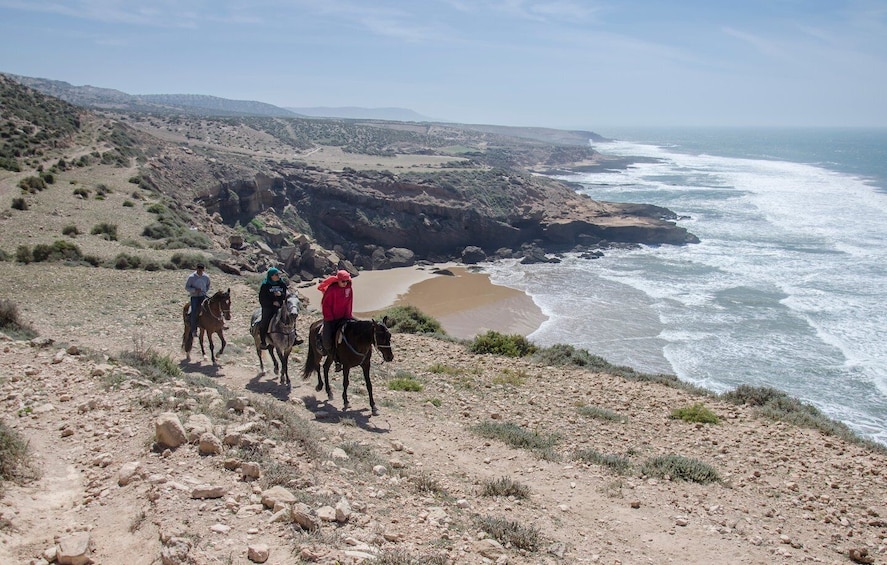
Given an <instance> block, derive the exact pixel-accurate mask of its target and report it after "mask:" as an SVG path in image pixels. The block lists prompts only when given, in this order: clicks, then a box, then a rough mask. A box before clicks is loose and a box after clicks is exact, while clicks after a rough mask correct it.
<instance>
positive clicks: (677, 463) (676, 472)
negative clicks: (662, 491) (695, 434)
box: [640, 455, 721, 484]
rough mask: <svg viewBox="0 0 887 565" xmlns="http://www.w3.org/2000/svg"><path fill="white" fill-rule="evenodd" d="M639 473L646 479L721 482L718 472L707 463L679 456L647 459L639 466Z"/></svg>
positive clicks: (703, 482)
mask: <svg viewBox="0 0 887 565" xmlns="http://www.w3.org/2000/svg"><path fill="white" fill-rule="evenodd" d="M640 472H641V474H642V475H646V476H648V477H658V478H660V479H664V478H666V477H667V478H670V479H672V480H679V481H689V482H694V483H702V484H707V483H713V482H717V481H720V480H721V477H720V475H718V472H717V471H716V470H715V469H714V467H712V466H711V465H709V464H708V463H703V462H702V461H698V460H696V459H691V458H689V457H683V456H681V455H663V456H661V457H654V458H653V459H648V460H647V461H645V462H644V464H643V465H642V466H641V468H640Z"/></svg>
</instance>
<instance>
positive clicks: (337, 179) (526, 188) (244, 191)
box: [197, 166, 697, 274]
mask: <svg viewBox="0 0 887 565" xmlns="http://www.w3.org/2000/svg"><path fill="white" fill-rule="evenodd" d="M197 198H198V200H199V201H201V202H202V204H203V206H205V208H206V210H207V211H208V212H209V213H211V214H213V213H218V214H219V215H220V216H221V217H222V219H223V221H224V222H225V223H227V224H229V225H234V224H235V223H236V222H240V223H241V224H242V225H244V224H247V223H248V222H249V220H250V219H251V218H254V217H255V216H256V215H257V214H260V213H262V212H272V213H273V214H274V216H275V217H277V218H278V219H279V225H280V227H281V228H282V229H283V231H284V232H286V231H287V230H289V231H290V233H291V234H292V236H293V237H292V238H284V239H282V240H281V239H279V238H276V239H277V241H269V238H267V237H266V238H265V240H266V242H268V243H270V244H272V245H273V246H274V247H277V248H280V247H286V246H290V247H293V248H294V247H298V246H294V245H293V239H294V238H295V236H296V234H307V235H308V236H310V237H311V238H313V239H315V240H316V241H317V243H319V244H320V245H321V246H322V247H325V248H328V249H335V250H336V251H338V253H339V255H340V256H341V259H343V260H345V261H348V262H350V263H351V264H352V265H354V266H357V267H361V268H368V269H374V268H385V267H388V266H392V255H399V256H401V260H400V261H395V263H400V262H403V259H402V257H403V255H406V256H409V257H412V258H413V260H431V261H440V260H453V259H456V260H458V259H459V258H461V257H462V254H463V251H464V250H465V248H467V247H472V248H479V249H480V250H482V251H483V253H484V254H485V255H486V256H489V257H495V256H506V255H507V256H526V255H527V253H526V250H527V249H528V248H533V249H535V250H536V251H537V252H538V250H541V251H542V252H543V253H556V252H562V251H568V250H583V249H590V248H600V247H607V246H608V245H611V244H625V243H630V244H638V243H645V244H673V245H682V244H685V243H692V242H696V241H697V239H696V238H695V236H693V235H692V234H690V233H688V232H687V231H686V230H685V229H684V228H681V227H679V226H676V225H675V223H674V221H673V220H675V219H676V216H675V214H674V213H672V212H671V211H669V210H667V209H664V208H659V207H656V206H648V205H638V204H616V203H605V202H596V201H593V200H591V199H589V198H587V197H585V196H582V195H579V194H577V193H576V192H575V191H574V190H573V189H572V188H570V187H569V186H566V185H564V184H562V183H559V182H556V181H553V180H551V179H547V178H544V177H533V176H530V175H524V174H520V173H515V172H513V171H504V170H502V171H494V172H492V173H484V174H482V175H479V174H478V173H477V172H473V173H470V174H468V175H467V176H466V175H464V174H463V175H461V180H460V178H459V175H455V176H450V177H447V178H443V179H441V178H439V177H435V176H430V175H429V176H426V177H415V176H414V177H409V176H397V175H393V174H391V173H387V172H386V173H368V172H357V171H346V172H344V173H334V172H330V171H320V170H312V169H308V168H298V167H293V166H278V167H276V168H275V169H274V171H273V172H269V173H262V174H258V175H255V176H254V177H253V178H251V179H243V178H241V179H227V180H222V181H220V182H218V183H216V184H215V185H213V186H210V187H209V188H207V189H205V190H204V191H202V192H201V193H199V194H198V195H197ZM275 244H276V245H275ZM303 245H304V242H303ZM392 249H397V250H399V251H397V252H392V251H391V250H392ZM380 250H381V251H382V252H381V253H380V252H379V251H380ZM299 254H300V255H307V254H306V250H305V249H302V250H301V252H300V253H299ZM310 255H311V257H312V261H313V260H314V259H313V257H314V254H313V253H312V254H310ZM292 256H293V255H292V253H289V255H288V256H287V257H283V260H285V261H290V262H292ZM407 262H408V263H409V260H407ZM325 263H326V262H325ZM292 268H299V270H306V269H304V268H303V267H300V265H298V264H296V265H292ZM312 271H313V267H311V268H308V269H307V272H308V273H310V272H312ZM306 274H307V273H306Z"/></svg>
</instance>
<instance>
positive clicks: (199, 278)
mask: <svg viewBox="0 0 887 565" xmlns="http://www.w3.org/2000/svg"><path fill="white" fill-rule="evenodd" d="M205 268H206V266H205V265H204V264H203V263H197V269H196V270H195V271H194V272H193V273H191V274H190V275H188V279H187V280H186V281H185V290H187V291H188V294H189V295H190V296H191V311H190V312H189V316H190V317H189V319H188V320H189V322H188V323H189V324H190V325H191V335H195V336H196V335H197V317H198V316H199V315H200V308H201V307H202V305H203V301H204V300H206V296H207V295H208V294H209V275H207V274H206V273H205V272H204V269H205Z"/></svg>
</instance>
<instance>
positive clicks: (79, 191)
mask: <svg viewBox="0 0 887 565" xmlns="http://www.w3.org/2000/svg"><path fill="white" fill-rule="evenodd" d="M89 192H90V190H89V189H88V188H83V187H82V186H78V187H77V188H75V189H74V196H79V197H80V198H83V199H84V200H85V199H88V198H89Z"/></svg>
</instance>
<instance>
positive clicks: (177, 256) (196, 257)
mask: <svg viewBox="0 0 887 565" xmlns="http://www.w3.org/2000/svg"><path fill="white" fill-rule="evenodd" d="M169 262H170V264H171V265H172V268H173V269H193V268H194V267H195V266H196V265H197V263H205V264H206V265H207V266H209V260H207V258H206V257H205V256H203V255H201V254H200V253H173V256H172V257H170V258H169Z"/></svg>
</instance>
